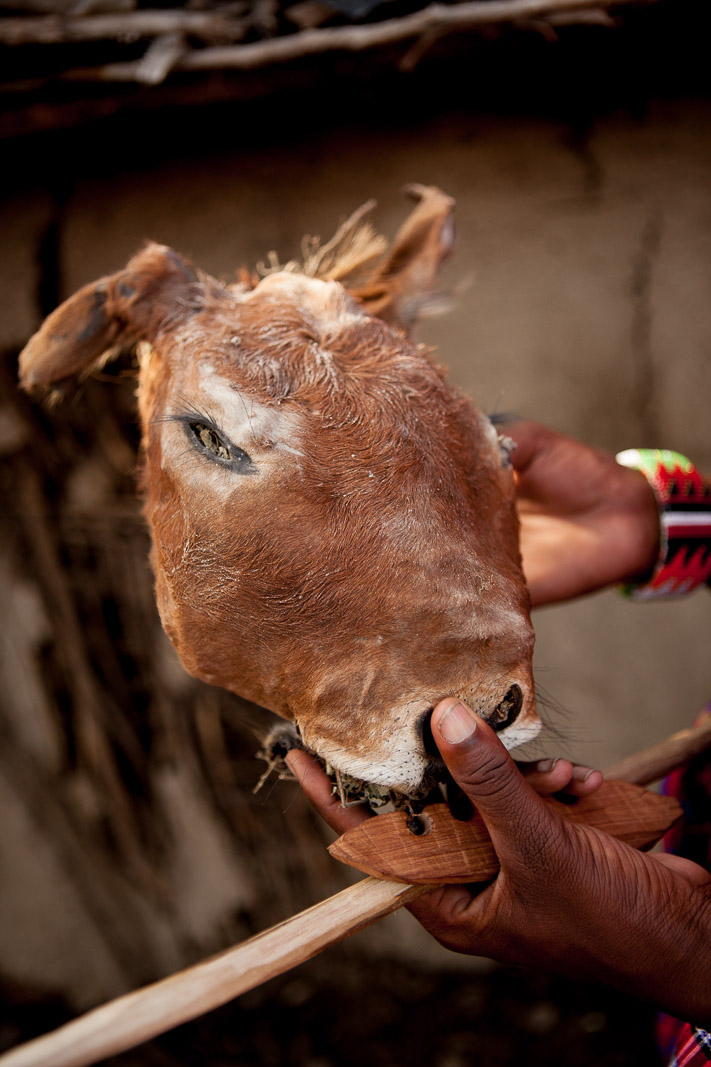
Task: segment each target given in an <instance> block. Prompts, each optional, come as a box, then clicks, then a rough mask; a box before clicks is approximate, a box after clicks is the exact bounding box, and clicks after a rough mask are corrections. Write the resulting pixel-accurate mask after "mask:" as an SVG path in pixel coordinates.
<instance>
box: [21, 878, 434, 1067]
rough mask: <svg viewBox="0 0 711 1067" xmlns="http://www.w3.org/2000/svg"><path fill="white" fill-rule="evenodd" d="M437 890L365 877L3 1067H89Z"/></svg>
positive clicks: (28, 1048)
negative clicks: (88, 1066)
mask: <svg viewBox="0 0 711 1067" xmlns="http://www.w3.org/2000/svg"><path fill="white" fill-rule="evenodd" d="M432 888H433V887H432V886H411V885H405V884H404V883H403V882H384V881H382V880H381V879H379V878H364V879H363V880H362V881H360V882H356V884H355V885H352V886H349V887H348V888H347V889H344V890H342V891H341V892H340V893H336V894H335V896H332V897H329V898H328V899H327V900H323V901H321V902H320V903H319V904H316V905H314V907H312V908H309V909H308V910H307V911H302V912H299V914H298V915H294V916H293V917H292V918H291V919H287V920H286V921H285V922H282V923H279V924H278V925H277V926H272V927H270V929H269V930H265V931H264V932H263V933H261V934H257V935H256V937H251V938H250V939H249V940H248V941H244V942H242V943H241V944H240V945H236V946H235V947H234V948H230V949H227V951H226V952H221V953H220V954H219V955H217V956H213V957H211V958H210V959H207V960H203V961H202V962H201V963H198V964H196V965H195V966H194V967H188V968H187V970H184V971H179V972H178V973H177V974H174V975H171V976H170V977H169V978H164V979H162V980H161V981H159V982H154V983H153V984H152V985H148V986H144V987H143V988H142V989H137V990H135V991H134V992H133V993H127V994H126V995H125V996H122V997H118V998H117V999H116V1000H112V1001H109V1003H108V1004H104V1005H102V1006H101V1007H100V1008H95V1009H94V1010H93V1011H90V1012H88V1013H87V1014H86V1015H82V1016H80V1017H79V1018H78V1019H75V1020H73V1021H72V1022H70V1023H67V1024H66V1025H65V1026H61V1027H60V1028H59V1029H58V1030H55V1031H53V1032H52V1033H50V1034H45V1035H44V1036H43V1037H39V1038H37V1039H36V1040H34V1041H29V1042H27V1044H24V1045H20V1046H18V1047H17V1048H15V1049H11V1051H10V1052H6V1053H5V1055H4V1056H0V1063H2V1067H87V1065H88V1064H92V1063H96V1062H97V1061H98V1060H103V1059H105V1058H106V1057H107V1056H114V1055H116V1054H117V1053H119V1052H124V1051H126V1049H130V1048H134V1047H135V1046H136V1045H140V1044H141V1043H142V1042H144V1041H148V1040H150V1038H152V1037H156V1035H158V1034H162V1033H164V1032H165V1031H166V1030H171V1029H172V1028H173V1027H174V1026H178V1025H180V1024H181V1023H185V1022H189V1021H190V1019H195V1018H197V1017H198V1016H199V1015H204V1014H205V1013H206V1012H208V1011H212V1009H213V1008H219V1007H220V1005H222V1004H226V1003H227V1001H228V1000H233V999H234V998H235V997H238V996H240V994H241V993H246V992H247V990H249V989H254V987H255V986H258V985H261V984H262V982H267V981H268V980H269V979H270V978H275V977H276V975H278V974H282V973H283V972H284V971H288V970H289V969H290V968H291V967H295V966H296V965H297V964H298V963H304V962H305V961H306V960H308V959H311V957H312V956H315V955H316V954H317V953H319V952H321V950H322V949H324V948H328V946H329V945H334V944H336V942H338V941H342V940H343V939H344V938H346V937H348V936H349V935H350V934H353V933H355V932H356V930H361V929H362V928H363V927H364V926H368V925H370V923H373V922H375V921H376V920H377V919H382V918H383V916H385V915H389V914H390V912H392V911H395V910H396V909H397V908H399V907H401V906H402V905H403V904H407V903H408V901H410V900H414V899H415V898H416V897H418V896H422V895H423V894H424V893H429V892H430V891H431V890H432Z"/></svg>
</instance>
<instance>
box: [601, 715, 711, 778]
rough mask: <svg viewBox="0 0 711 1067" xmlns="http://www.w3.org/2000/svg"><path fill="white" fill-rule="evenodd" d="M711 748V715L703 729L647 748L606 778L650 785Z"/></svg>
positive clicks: (615, 765) (610, 769)
mask: <svg viewBox="0 0 711 1067" xmlns="http://www.w3.org/2000/svg"><path fill="white" fill-rule="evenodd" d="M709 745H711V715H710V716H709V718H708V719H707V720H706V721H705V722H702V723H701V725H700V726H694V727H692V728H691V729H690V730H680V731H679V733H678V734H672V736H671V737H667V738H666V740H665V741H660V742H659V744H658V745H652V746H651V747H650V748H644V749H642V751H641V752H635V753H634V755H632V756H627V757H626V758H625V759H621V760H619V761H618V762H617V763H613V764H612V766H611V767H608V768H607V770H606V771H605V777H606V778H621V779H622V781H623V782H633V783H634V784H635V785H649V783H650V782H656V781H658V780H659V779H660V778H664V776H665V775H667V774H669V772H670V771H673V770H674V768H675V767H680V766H681V765H682V764H683V763H688V762H689V760H690V759H693V757H694V756H698V754H699V753H700V752H703V750H704V749H705V748H708V747H709Z"/></svg>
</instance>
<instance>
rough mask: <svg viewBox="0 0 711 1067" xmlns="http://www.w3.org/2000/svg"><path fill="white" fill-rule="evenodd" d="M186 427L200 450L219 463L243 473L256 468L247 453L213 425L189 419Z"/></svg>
mask: <svg viewBox="0 0 711 1067" xmlns="http://www.w3.org/2000/svg"><path fill="white" fill-rule="evenodd" d="M187 429H188V434H189V436H190V437H191V439H192V441H193V443H194V444H195V445H196V446H197V448H198V450H199V451H200V452H203V453H207V455H209V456H211V457H212V458H213V459H216V460H217V461H218V462H219V463H222V464H224V465H225V466H226V467H231V468H232V469H233V470H238V471H240V473H243V474H248V473H252V472H253V471H254V470H255V469H256V468H255V467H254V466H253V464H252V460H251V459H250V458H249V456H248V455H247V453H246V452H245V451H243V449H241V448H237V446H236V445H233V444H232V443H231V441H229V440H228V439H227V438H226V437H225V436H224V434H222V433H221V432H220V431H219V430H218V429H217V428H216V427H215V426H211V425H210V424H209V423H207V422H198V421H193V420H191V421H190V422H188V423H187Z"/></svg>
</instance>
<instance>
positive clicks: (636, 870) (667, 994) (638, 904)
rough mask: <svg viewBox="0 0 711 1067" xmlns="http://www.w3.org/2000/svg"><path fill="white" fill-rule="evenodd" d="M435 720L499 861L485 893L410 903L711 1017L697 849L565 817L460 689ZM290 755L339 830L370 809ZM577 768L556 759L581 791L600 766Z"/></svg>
mask: <svg viewBox="0 0 711 1067" xmlns="http://www.w3.org/2000/svg"><path fill="white" fill-rule="evenodd" d="M432 729H433V736H434V737H435V739H436V741H437V744H438V746H439V749H440V752H441V754H442V757H443V758H444V760H445V761H446V763H447V766H448V767H449V770H450V772H451V773H452V775H453V777H454V779H455V781H456V782H457V784H458V785H459V787H460V788H461V789H462V790H463V791H464V793H465V794H466V795H467V796H468V797H469V798H470V799H471V801H472V802H473V803H474V805H475V806H476V808H477V809H478V811H479V814H480V815H481V816H482V818H483V819H484V821H485V823H486V825H487V829H488V831H489V834H490V835H491V839H492V842H493V844H494V848H495V850H496V853H497V855H498V858H499V862H500V864H501V869H500V872H499V874H498V875H497V877H496V878H495V879H494V881H493V882H491V883H490V884H489V885H488V886H486V887H485V888H484V889H483V890H482V891H481V892H479V893H475V892H473V891H472V890H471V889H470V888H468V887H465V886H444V887H440V888H437V889H434V890H433V891H432V892H431V893H429V894H428V895H427V896H425V897H422V898H420V899H418V900H417V901H415V902H413V903H412V904H411V905H410V906H409V907H410V910H411V911H412V913H413V914H414V915H415V916H416V917H417V919H418V920H419V921H420V922H421V923H422V925H423V926H425V928H426V929H428V930H429V931H430V933H432V934H433V936H435V937H436V938H437V940H439V941H440V942H441V943H442V944H444V945H445V946H446V947H448V948H450V949H452V950H453V951H457V952H464V953H471V954H474V955H484V956H489V957H491V958H493V959H497V960H500V961H501V962H505V963H515V964H530V965H532V966H536V967H544V968H546V969H549V970H552V971H556V972H558V973H561V974H566V975H569V976H571V977H575V978H579V979H586V980H593V981H599V982H603V983H606V984H609V985H611V986H614V987H616V988H618V989H622V990H625V991H628V992H632V993H635V994H636V995H638V996H641V997H644V998H647V999H649V1000H651V1001H652V1002H654V1003H656V1004H657V1005H658V1006H659V1007H660V1008H663V1009H664V1010H666V1011H669V1012H671V1013H673V1014H676V1015H678V1016H680V1017H682V1018H687V1019H690V1020H692V1021H693V1022H695V1023H697V1024H698V1025H702V1026H704V1025H705V1026H708V1025H709V1024H710V1023H711V992H709V991H710V990H711V877H710V876H709V875H708V874H707V873H706V872H705V871H704V870H703V869H702V868H701V867H698V866H697V865H696V864H694V863H691V862H690V861H688V860H683V859H679V858H678V857H674V856H665V855H656V854H655V855H647V854H643V853H640V852H637V851H636V850H635V849H632V848H630V847H629V846H628V845H625V844H623V843H622V842H619V841H617V840H615V839H614V838H612V837H610V836H609V835H607V834H605V833H602V832H601V831H599V830H595V829H593V828H592V827H588V826H583V825H576V824H573V823H571V822H569V821H566V820H563V819H561V817H560V816H559V815H558V814H557V813H556V812H555V811H554V810H551V807H550V805H548V804H545V803H544V802H543V801H542V800H541V798H540V796H539V795H538V794H537V792H536V791H535V790H534V789H533V788H532V787H531V783H534V784H536V785H537V786H539V787H540V786H541V784H542V783H541V778H543V779H545V777H546V772H545V771H543V772H542V771H540V770H538V769H534V770H531V769H530V768H529V773H528V775H527V776H524V775H523V774H521V773H520V771H519V770H518V769H517V767H516V765H515V764H514V763H513V761H512V760H511V758H510V756H509V755H508V753H507V752H506V750H505V749H504V747H503V745H502V744H501V742H500V741H499V740H498V738H497V737H496V735H495V733H494V732H493V731H492V730H491V729H490V728H489V727H488V726H487V725H486V723H484V722H483V721H482V720H481V719H479V718H478V717H477V716H475V715H474V713H473V712H471V711H470V710H469V709H468V708H466V707H465V706H464V705H462V704H461V703H459V702H458V701H457V700H456V699H454V698H448V699H447V700H444V701H442V702H441V703H440V704H439V705H438V706H437V708H435V711H434V712H433V715H432ZM287 759H288V761H289V764H290V766H291V767H292V769H293V770H294V772H295V774H296V775H297V777H298V778H299V780H300V782H301V784H302V786H303V788H304V791H305V792H306V794H307V795H308V796H309V799H310V800H311V801H312V802H313V803H314V804H315V806H316V807H317V808H318V810H319V811H320V812H321V814H322V815H323V816H324V817H325V818H326V820H327V822H329V823H330V825H331V826H332V827H333V828H334V829H336V830H337V831H339V832H340V833H343V832H345V830H347V829H350V828H351V827H352V826H355V825H357V824H358V823H359V822H361V821H362V820H363V819H364V818H368V817H369V816H368V813H367V812H365V811H364V810H363V809H362V808H342V807H341V805H340V804H339V802H338V799H337V798H336V797H334V796H333V795H332V794H331V786H330V783H329V781H328V779H327V778H326V777H325V775H323V774H322V772H321V771H320V769H319V768H318V765H317V764H315V762H313V761H312V760H311V758H310V757H309V756H308V755H307V754H306V753H303V752H297V751H294V752H291V753H289V756H288V757H287ZM572 770H573V768H572V765H570V764H567V761H559V763H557V764H556V765H555V767H554V768H553V770H552V771H549V772H548V774H551V775H554V776H556V775H557V776H560V778H561V779H562V778H564V777H566V776H568V777H569V783H568V784H569V785H571V784H572V785H573V788H578V789H580V788H581V787H582V790H583V792H585V790H586V789H587V790H590V791H592V790H594V789H595V788H597V786H599V784H600V778H599V776H596V775H590V776H589V777H588V778H587V781H582V782H580V781H579V780H578V781H577V786H576V785H575V783H576V779H575V778H574V776H573V773H572ZM549 784H551V783H549ZM543 791H545V789H544V790H543ZM554 791H557V790H554Z"/></svg>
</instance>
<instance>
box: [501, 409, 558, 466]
mask: <svg viewBox="0 0 711 1067" xmlns="http://www.w3.org/2000/svg"><path fill="white" fill-rule="evenodd" d="M504 432H505V433H506V436H507V437H511V438H512V439H513V440H514V441H515V442H516V448H515V449H514V451H513V453H512V455H511V461H512V463H513V468H514V470H515V471H523V470H525V469H526V468H527V467H528V466H529V465H530V463H531V461H532V460H533V458H534V457H535V456H536V454H537V453H538V452H539V451H540V449H541V448H542V447H543V446H544V445H545V444H546V443H547V442H548V441H549V440H550V439H551V438H552V437H554V436H555V434H554V432H553V431H552V430H549V429H548V427H546V426H542V425H541V424H540V423H537V422H526V421H522V422H514V423H511V424H508V425H506V426H505V427H504Z"/></svg>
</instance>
